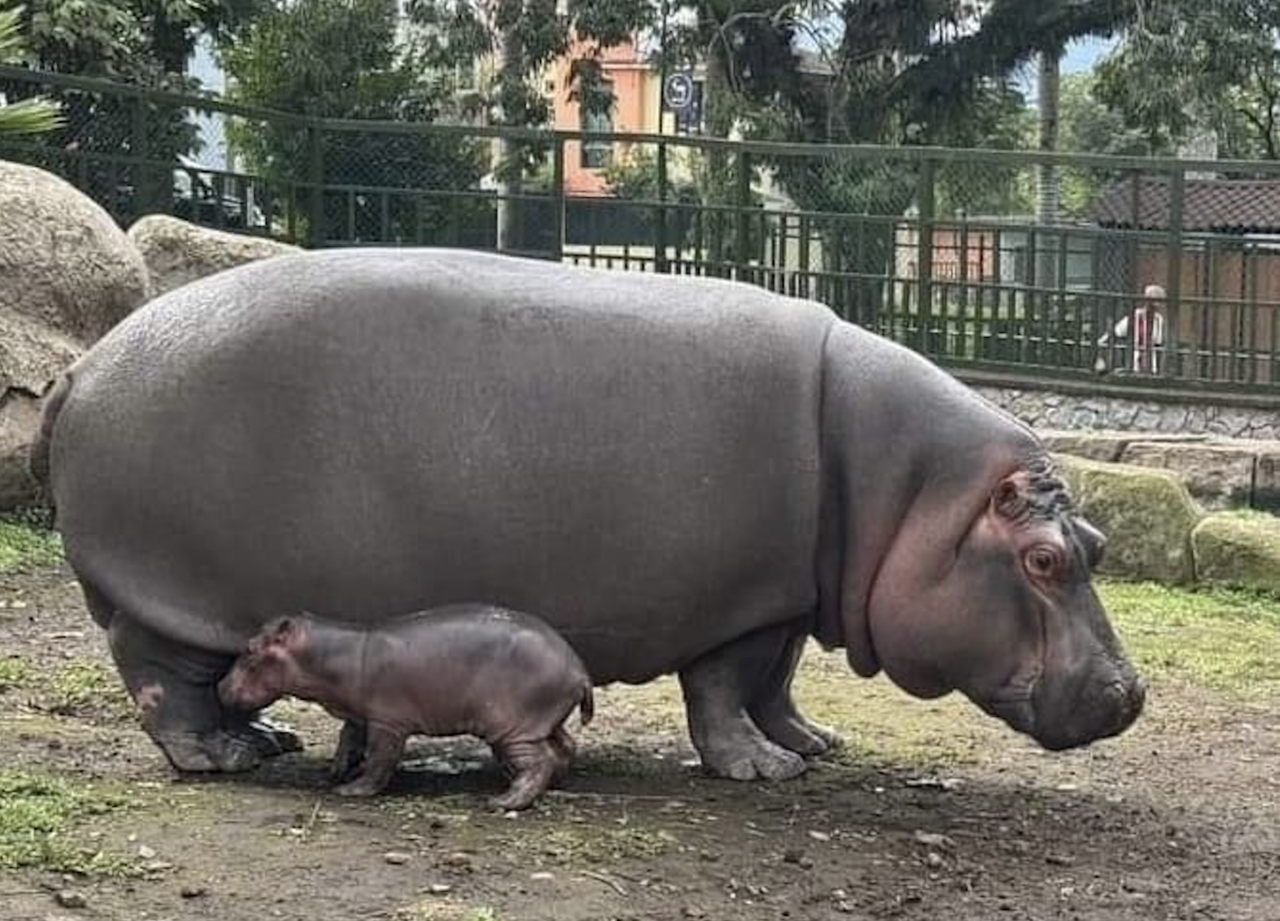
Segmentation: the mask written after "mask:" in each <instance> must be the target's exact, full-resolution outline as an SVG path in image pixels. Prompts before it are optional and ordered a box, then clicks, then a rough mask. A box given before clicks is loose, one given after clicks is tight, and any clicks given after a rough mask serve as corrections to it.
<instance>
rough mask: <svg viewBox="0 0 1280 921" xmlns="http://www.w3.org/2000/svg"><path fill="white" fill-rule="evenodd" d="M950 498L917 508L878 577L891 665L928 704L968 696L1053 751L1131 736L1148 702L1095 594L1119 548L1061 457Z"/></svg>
mask: <svg viewBox="0 0 1280 921" xmlns="http://www.w3.org/2000/svg"><path fill="white" fill-rule="evenodd" d="M948 502H949V504H947V505H946V506H945V508H930V507H928V505H929V503H927V502H926V503H925V505H926V507H925V508H917V509H916V510H915V511H914V512H913V514H912V516H911V517H912V518H914V519H916V520H915V523H914V526H912V527H908V528H904V529H903V531H901V532H900V533H899V534H898V537H897V540H895V542H894V545H893V548H892V550H891V551H890V553H889V555H888V557H887V558H886V560H885V563H884V565H883V566H882V568H881V572H880V574H879V575H878V577H877V579H876V583H875V588H874V591H873V594H872V597H871V602H870V605H869V608H868V616H867V620H868V623H867V625H866V626H867V629H868V631H869V638H870V640H871V643H872V645H873V646H874V655H875V657H876V659H877V660H878V662H879V664H880V666H881V667H883V668H884V670H885V672H886V673H887V674H888V675H889V677H890V678H891V679H892V680H893V681H894V682H895V683H896V684H898V685H899V686H901V687H902V688H903V689H904V690H906V691H908V692H909V693H912V694H915V695H917V696H920V697H937V696H940V695H942V694H945V693H947V692H949V691H953V690H958V691H960V692H962V693H963V694H965V695H966V696H967V697H969V698H970V699H971V700H973V701H974V702H975V703H976V704H978V706H980V707H981V708H982V709H983V710H985V711H986V712H988V713H990V714H992V715H994V716H997V717H999V718H1000V719H1002V720H1004V721H1005V722H1006V723H1008V724H1009V725H1010V726H1012V727H1013V728H1014V729H1016V730H1018V731H1020V732H1023V733H1026V734H1028V735H1030V736H1031V737H1032V738H1034V739H1035V740H1036V741H1037V742H1039V743H1040V744H1041V745H1042V746H1043V747H1045V748H1047V749H1051V750H1061V749H1067V748H1072V747H1075V746H1080V745H1085V744H1088V743H1090V742H1092V741H1095V740H1097V739H1102V738H1106V737H1109V736H1114V735H1118V734H1119V733H1121V732H1123V731H1124V730H1125V729H1127V728H1128V727H1129V726H1130V725H1131V724H1132V723H1133V721H1134V720H1135V719H1136V718H1137V717H1138V714H1139V713H1140V712H1141V711H1142V707H1143V701H1144V698H1145V694H1146V692H1145V687H1144V684H1143V681H1142V679H1141V678H1140V677H1139V676H1138V674H1137V673H1136V671H1135V670H1134V668H1133V666H1132V665H1131V664H1130V663H1129V661H1128V660H1127V659H1126V657H1125V655H1124V652H1123V651H1122V649H1121V647H1120V643H1119V641H1118V640H1117V638H1116V635H1115V633H1114V632H1113V630H1112V628H1111V624H1110V622H1109V621H1108V618H1107V614H1106V612H1105V610H1104V609H1103V607H1102V604H1101V602H1100V601H1099V599H1098V596H1097V594H1096V592H1095V591H1094V587H1093V584H1092V576H1091V573H1092V569H1093V568H1094V567H1095V566H1096V565H1097V564H1098V562H1099V561H1100V560H1101V558H1102V553H1103V549H1104V546H1105V544H1106V540H1105V538H1104V537H1103V535H1102V534H1101V533H1099V532H1098V531H1097V530H1096V529H1095V528H1093V527H1092V526H1091V525H1090V524H1089V523H1088V522H1087V521H1085V520H1084V519H1083V518H1082V517H1080V516H1079V515H1077V514H1076V513H1075V512H1074V511H1073V509H1072V505H1071V501H1070V498H1069V497H1068V495H1067V491H1066V488H1065V486H1064V484H1063V483H1062V482H1061V480H1059V479H1058V478H1057V477H1056V476H1054V475H1053V473H1052V469H1051V467H1050V465H1049V463H1048V461H1047V460H1040V461H1036V462H1032V463H1030V464H1027V465H1023V466H1021V467H1020V468H1019V469H1018V470H1016V471H1015V472H1013V473H1005V474H1003V475H1002V476H999V477H998V478H997V479H996V480H995V482H994V483H990V485H988V486H987V487H986V488H984V489H982V490H981V493H980V494H979V495H976V496H974V497H973V498H972V499H970V500H968V501H965V500H964V499H963V498H960V497H957V496H956V495H955V494H954V493H952V494H951V496H950V499H949V500H948ZM921 518H923V519H924V520H923V521H921ZM913 563H915V564H916V565H914V566H913V565H912V564H913ZM851 658H852V657H851Z"/></svg>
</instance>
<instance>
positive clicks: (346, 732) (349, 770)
mask: <svg viewBox="0 0 1280 921" xmlns="http://www.w3.org/2000/svg"><path fill="white" fill-rule="evenodd" d="M368 744H369V727H368V725H366V724H365V723H362V722H360V721H359V720H346V721H344V722H343V724H342V734H341V735H339V736H338V748H337V750H335V751H334V753H333V765H332V766H331V767H330V769H329V778H330V780H332V781H333V782H334V783H345V782H346V781H348V780H351V779H352V778H353V777H355V776H356V772H357V771H358V770H359V768H360V766H361V765H362V764H363V763H364V752H365V748H366V747H367V746H368Z"/></svg>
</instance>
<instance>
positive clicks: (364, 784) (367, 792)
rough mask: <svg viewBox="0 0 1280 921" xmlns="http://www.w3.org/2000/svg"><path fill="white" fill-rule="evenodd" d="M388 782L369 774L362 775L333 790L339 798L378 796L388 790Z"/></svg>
mask: <svg viewBox="0 0 1280 921" xmlns="http://www.w3.org/2000/svg"><path fill="white" fill-rule="evenodd" d="M386 786H387V782H386V781H385V780H380V779H379V778H377V777H371V776H370V775H369V774H367V773H366V774H361V775H360V776H359V777H357V778H356V779H355V780H349V781H347V782H346V783H344V784H340V785H339V786H336V787H334V788H333V792H334V793H335V794H337V795H338V796H347V797H363V796H377V795H378V794H379V793H381V792H382V791H383V790H384V789H386Z"/></svg>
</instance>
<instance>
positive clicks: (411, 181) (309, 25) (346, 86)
mask: <svg viewBox="0 0 1280 921" xmlns="http://www.w3.org/2000/svg"><path fill="white" fill-rule="evenodd" d="M440 54H441V52H440V50H439V49H438V48H424V47H420V46H416V45H412V44H410V45H402V44H400V43H399V42H398V41H397V37H396V20H395V4H394V2H393V0H299V2H298V3H296V4H293V5H291V6H288V7H285V8H282V9H280V10H277V11H276V12H274V13H271V14H269V15H266V16H262V17H259V18H258V19H256V20H255V21H254V22H253V23H252V25H251V26H250V27H249V29H248V30H247V31H246V32H245V34H244V35H243V37H242V38H241V40H240V41H238V42H237V43H236V44H235V45H234V46H232V47H230V48H228V49H227V50H226V51H225V52H224V54H223V59H224V63H225V64H226V67H227V70H228V72H229V73H230V74H231V76H232V77H233V83H232V89H231V93H230V95H231V97H232V98H233V99H234V100H236V101H238V102H244V103H249V104H252V105H257V106H264V107H267V108H274V109H280V110H283V111H287V112H297V113H303V114H307V115H312V116H319V117H326V118H363V119H385V120H395V121H412V122H418V123H426V122H433V121H436V120H437V118H438V117H440V115H441V114H442V111H443V110H444V106H445V104H446V99H445V97H444V94H443V92H442V87H441V86H440V85H439V84H438V83H437V82H434V81H432V80H431V79H429V77H428V76H427V74H428V72H429V70H430V67H429V66H428V65H429V63H432V62H433V63H435V64H437V65H438V64H439V63H440V62H441V60H442V58H441V57H440ZM229 139H230V141H231V143H232V145H233V147H234V148H235V149H236V150H237V151H238V152H239V153H240V154H242V155H243V156H244V158H245V160H246V161H247V163H248V164H249V166H250V168H251V169H253V170H255V171H257V172H260V173H262V174H264V175H266V176H268V177H270V178H273V179H276V180H280V181H284V182H289V183H299V182H306V181H309V179H310V173H309V170H310V168H311V162H312V159H311V158H312V154H313V150H312V148H311V147H310V146H309V145H310V143H311V139H309V138H308V135H307V133H306V131H305V130H304V129H302V128H299V127H296V126H294V125H289V124H283V123H273V124H270V125H267V126H258V125H243V126H233V128H232V130H231V131H230V132H229ZM317 143H318V144H319V151H318V153H319V155H320V158H321V163H322V167H323V173H322V179H323V181H324V182H325V183H326V184H329V185H342V184H345V185H353V186H358V185H367V186H381V187H390V188H403V189H416V190H431V189H446V190H458V189H467V188H473V187H474V186H475V183H476V182H477V180H478V179H479V177H480V175H481V174H482V172H483V165H484V158H483V156H482V154H483V148H482V147H481V145H479V144H478V143H476V142H475V141H468V140H464V139H461V138H459V139H454V138H449V137H442V136H439V135H434V134H433V135H426V134H419V133H395V134H376V133H371V132H368V131H358V132H357V131H350V132H348V131H325V132H322V133H321V134H320V135H319V138H318V141H317ZM382 204H383V203H382V201H381V200H380V199H379V198H378V197H377V196H368V197H352V198H348V197H347V196H345V195H329V196H326V199H325V203H324V205H325V207H324V219H325V226H324V227H323V228H321V231H322V234H323V239H328V240H352V239H353V238H354V239H356V240H358V239H360V238H361V237H362V236H365V235H372V234H373V233H375V232H379V233H380V231H381V227H380V224H381V221H382V217H383V214H382ZM439 207H440V202H439V200H436V201H434V202H433V201H431V200H426V199H424V200H421V201H420V202H418V203H415V202H414V201H412V200H410V199H408V198H407V197H404V196H397V197H395V198H394V199H392V200H390V202H389V203H388V213H387V219H388V221H389V224H390V227H389V230H390V233H391V235H392V237H393V238H394V237H395V236H396V235H399V236H401V237H403V238H405V239H414V238H415V235H416V233H417V231H418V228H419V222H421V225H422V226H423V227H426V228H431V227H433V226H439V225H442V224H443V223H444V221H443V220H442V219H441V217H440V214H439V211H438V209H439ZM353 218H354V220H353Z"/></svg>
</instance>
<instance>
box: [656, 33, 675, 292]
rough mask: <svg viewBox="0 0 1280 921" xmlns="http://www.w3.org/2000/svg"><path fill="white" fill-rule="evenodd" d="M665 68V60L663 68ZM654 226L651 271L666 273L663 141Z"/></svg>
mask: <svg viewBox="0 0 1280 921" xmlns="http://www.w3.org/2000/svg"><path fill="white" fill-rule="evenodd" d="M665 66H666V61H665V58H664V60H663V67H665ZM663 92H665V89H664V88H662V87H659V89H658V93H659V95H661V94H662V93H663ZM658 111H659V116H661V111H662V109H661V105H659V110H658ZM657 218H658V220H657V222H656V224H655V237H656V239H655V240H654V263H653V270H654V271H655V272H661V273H666V272H667V271H669V269H668V267H667V144H666V142H665V141H659V142H658V214H657ZM678 251H679V247H677V253H678Z"/></svg>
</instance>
